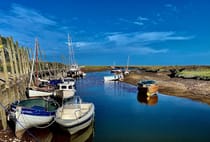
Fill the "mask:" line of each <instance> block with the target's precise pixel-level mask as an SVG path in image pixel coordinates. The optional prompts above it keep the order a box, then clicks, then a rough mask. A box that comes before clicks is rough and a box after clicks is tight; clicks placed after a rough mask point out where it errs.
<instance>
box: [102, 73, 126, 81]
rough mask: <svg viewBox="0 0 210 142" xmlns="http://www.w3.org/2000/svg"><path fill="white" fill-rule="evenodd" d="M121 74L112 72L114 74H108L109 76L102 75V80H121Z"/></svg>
mask: <svg viewBox="0 0 210 142" xmlns="http://www.w3.org/2000/svg"><path fill="white" fill-rule="evenodd" d="M123 78H124V77H123V74H122V73H120V74H114V75H109V76H104V81H119V80H123Z"/></svg>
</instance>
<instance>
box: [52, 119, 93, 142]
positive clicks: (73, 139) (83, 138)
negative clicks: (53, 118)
mask: <svg viewBox="0 0 210 142" xmlns="http://www.w3.org/2000/svg"><path fill="white" fill-rule="evenodd" d="M93 136H94V122H92V123H91V124H90V126H88V127H87V128H85V129H82V130H81V131H79V132H77V133H75V134H73V135H70V133H69V132H68V130H63V129H62V130H58V129H57V130H56V131H55V133H54V135H53V138H52V142H58V141H59V142H60V141H61V142H91V141H93Z"/></svg>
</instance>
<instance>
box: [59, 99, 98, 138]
mask: <svg viewBox="0 0 210 142" xmlns="http://www.w3.org/2000/svg"><path fill="white" fill-rule="evenodd" d="M89 104H90V103H89ZM81 105H83V104H81ZM69 106H71V104H70V105H69ZM94 109H95V108H94V105H93V104H92V103H91V108H90V109H89V110H88V111H86V112H84V113H85V114H84V115H82V116H81V117H80V116H79V115H78V114H77V113H79V112H82V111H83V110H82V109H79V108H59V109H58V110H57V113H56V122H57V123H58V124H59V125H61V126H62V127H64V128H66V129H68V131H69V133H70V134H75V133H76V132H78V131H80V130H82V129H84V128H86V127H88V126H89V125H90V124H91V122H92V121H93V120H94V113H95V112H94ZM77 115H78V117H77Z"/></svg>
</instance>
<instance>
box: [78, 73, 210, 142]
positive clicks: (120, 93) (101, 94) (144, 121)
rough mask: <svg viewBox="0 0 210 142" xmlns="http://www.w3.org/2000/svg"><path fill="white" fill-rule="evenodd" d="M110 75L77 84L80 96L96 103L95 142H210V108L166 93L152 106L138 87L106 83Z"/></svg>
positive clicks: (95, 75)
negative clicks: (142, 99)
mask: <svg viewBox="0 0 210 142" xmlns="http://www.w3.org/2000/svg"><path fill="white" fill-rule="evenodd" d="M108 74H109V72H99V73H89V74H87V77H86V78H85V79H83V80H79V81H78V82H77V90H78V91H77V94H78V95H80V96H81V97H82V99H83V100H84V101H89V102H93V103H94V104H95V108H96V110H95V112H96V116H95V129H94V137H93V141H94V142H103V141H104V142H105V141H106V142H118V141H120V142H128V141H130V142H140V141H142V142H163V141H169V142H178V141H182V142H186V141H187V142H198V141H200V142H209V141H210V106H209V105H206V104H203V103H199V102H195V101H191V100H190V99H183V98H178V97H172V96H166V95H162V94H158V96H157V98H158V99H157V98H156V99H155V101H154V103H156V104H153V105H148V104H145V103H142V102H141V98H140V96H138V93H137V89H136V87H135V86H132V85H129V84H125V83H121V82H120V83H118V82H111V83H104V81H103V76H105V75H108Z"/></svg>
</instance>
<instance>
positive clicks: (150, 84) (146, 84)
mask: <svg viewBox="0 0 210 142" xmlns="http://www.w3.org/2000/svg"><path fill="white" fill-rule="evenodd" d="M137 86H138V87H137V88H138V91H139V92H142V93H145V94H146V95H147V96H152V95H154V94H157V93H158V84H157V82H156V81H155V80H140V81H139V82H138V83H137Z"/></svg>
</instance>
